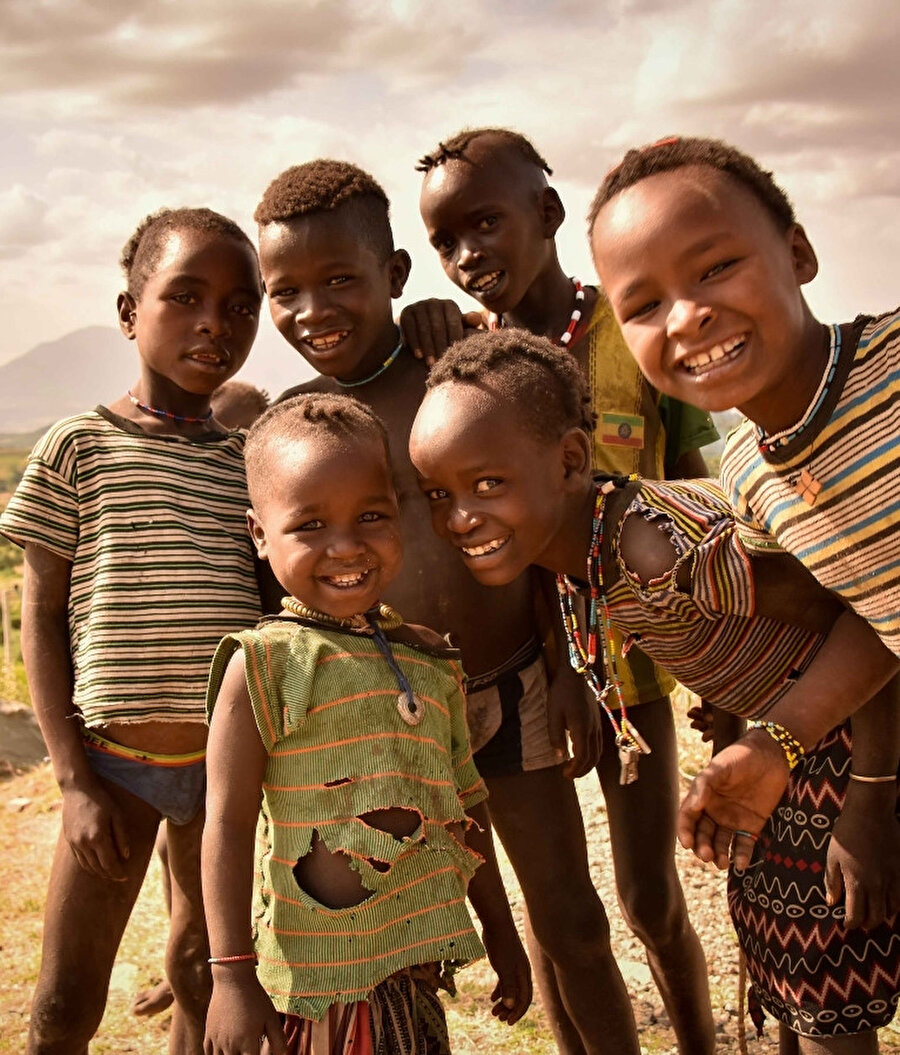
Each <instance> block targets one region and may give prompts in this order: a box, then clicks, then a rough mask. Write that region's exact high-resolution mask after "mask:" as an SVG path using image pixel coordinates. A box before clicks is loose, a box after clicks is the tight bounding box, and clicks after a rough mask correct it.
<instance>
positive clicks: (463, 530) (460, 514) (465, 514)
mask: <svg viewBox="0 0 900 1055" xmlns="http://www.w3.org/2000/svg"><path fill="white" fill-rule="evenodd" d="M480 523H481V519H480V517H478V515H477V514H476V513H474V512H472V510H470V509H462V508H461V507H460V506H454V507H453V508H452V509H451V510H450V512H449V513H448V515H447V528H448V530H449V531H451V532H452V533H453V534H454V535H467V534H468V533H469V532H470V531H471V530H472V529H473V528H475V527H477V526H478V524H480Z"/></svg>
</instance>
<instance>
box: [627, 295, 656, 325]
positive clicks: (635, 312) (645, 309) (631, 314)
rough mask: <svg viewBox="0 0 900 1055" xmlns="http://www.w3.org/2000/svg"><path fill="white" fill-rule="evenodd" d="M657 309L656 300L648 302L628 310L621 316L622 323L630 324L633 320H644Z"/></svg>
mask: <svg viewBox="0 0 900 1055" xmlns="http://www.w3.org/2000/svg"><path fill="white" fill-rule="evenodd" d="M658 307H659V301H658V300H648V301H647V303H646V304H641V305H639V306H638V307H636V308H629V309H628V310H627V311H626V312H623V314H622V322H632V321H633V320H634V319H644V318H647V317H648V316H649V315H651V314H652V313H653V312H654V311H655V310H656V309H657V308H658Z"/></svg>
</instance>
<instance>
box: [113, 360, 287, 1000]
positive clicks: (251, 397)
mask: <svg viewBox="0 0 900 1055" xmlns="http://www.w3.org/2000/svg"><path fill="white" fill-rule="evenodd" d="M209 405H210V407H211V408H212V412H213V417H214V418H215V419H216V421H218V423H219V424H220V425H224V427H225V428H226V429H249V428H250V426H251V425H252V424H253V422H254V421H256V419H257V418H258V417H259V415H260V414H262V412H263V411H264V410H265V409H266V407H268V405H269V396H268V394H267V393H266V392H265V391H264V390H263V389H260V388H257V387H256V386H255V385H251V384H248V383H247V382H246V381H226V382H225V383H224V384H223V385H219V387H218V388H217V389H216V390H215V392H213V394H212V397H211V399H210V401H209ZM156 854H157V857H158V858H159V862H160V866H161V869H162V885H163V897H164V901H165V906H166V915H167V916H168V917H171V915H172V877H171V874H170V872H169V851H168V848H167V846H166V830H165V828H160V830H159V834H158V835H157V837H156ZM174 999H175V997H174V995H173V993H172V987H171V986H170V985H169V980H168V979H167V978H164V979H163V980H162V981H160V982H158V983H156V984H155V985H153V986H152V987H151V988H149V989H142V990H141V991H140V992H138V993H136V994H135V997H134V1001H133V1003H132V1005H131V1012H132V1014H134V1015H138V1016H139V1017H141V1016H145V1017H148V1018H149V1017H150V1016H151V1015H158V1014H159V1013H160V1012H161V1011H165V1010H166V1008H167V1007H169V1006H170V1005H171V1003H172V1001H173V1000H174Z"/></svg>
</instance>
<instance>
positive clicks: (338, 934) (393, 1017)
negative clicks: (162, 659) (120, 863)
mask: <svg viewBox="0 0 900 1055" xmlns="http://www.w3.org/2000/svg"><path fill="white" fill-rule="evenodd" d="M247 478H248V485H249V488H250V496H251V500H252V503H253V507H252V509H251V510H250V512H249V514H248V517H249V522H250V528H251V532H252V535H253V539H254V542H255V543H256V547H257V551H258V553H259V556H260V557H261V558H262V559H263V560H266V561H268V562H269V564H270V565H271V567H272V571H273V573H274V574H275V576H276V578H277V579H278V582H279V583H280V584H281V586H282V587H283V589H284V591H285V592H286V596H285V597H284V599H283V601H282V604H283V610H282V611H281V612H280V613H279V614H278V615H277V616H274V617H269V618H267V619H265V620H264V621H263V623H262V624H260V626H259V628H257V629H256V630H253V631H245V632H243V633H240V634H235V635H233V636H231V637H229V638H226V639H225V641H223V642H222V645H221V647H220V649H219V651H218V652H217V654H216V659H215V662H214V664H213V670H212V675H211V679H210V689H209V707H210V712H211V722H210V748H209V785H210V790H209V798H208V811H209V820H208V823H207V828H206V832H205V834H204V840H203V889H204V896H205V899H206V908H207V916H208V920H209V931H210V945H211V948H212V950H213V954H214V955H213V957H212V959H211V961H210V962H211V963H212V964H213V980H214V987H213V998H212V1003H211V1005H210V1011H209V1017H208V1022H207V1039H208V1050H209V1051H210V1052H215V1053H221V1055H232V1053H235V1055H236V1053H238V1052H247V1053H258V1052H259V1051H260V1037H261V1036H262V1035H263V1034H265V1035H266V1037H267V1038H268V1041H267V1046H265V1047H264V1048H263V1049H262V1050H264V1051H267V1052H272V1053H275V1055H286V1053H288V1052H290V1053H291V1055H301V1053H306V1055H330V1053H332V1052H334V1051H341V1052H345V1053H346V1055H355V1053H359V1055H362V1053H372V1052H390V1053H392V1055H420V1053H422V1052H426V1051H427V1052H432V1051H433V1052H435V1053H436V1055H440V1053H442V1052H446V1051H448V1050H449V1041H448V1038H447V1027H446V1022H445V1021H444V1015H443V1011H442V1009H441V1005H440V1001H439V1000H438V999H437V989H438V984H439V983H441V984H442V985H443V986H444V987H447V985H448V984H449V978H450V977H452V974H453V971H454V970H455V968H456V967H458V966H461V965H463V964H465V963H466V962H468V961H470V960H473V959H477V958H478V957H479V956H480V955H481V953H482V951H483V950H482V946H481V943H480V942H479V940H478V937H477V935H476V934H475V932H474V931H473V929H472V925H471V920H470V919H469V915H468V912H467V910H466V905H465V898H466V891H467V887H468V893H469V896H470V897H471V899H472V903H473V905H474V907H475V909H476V911H477V912H478V915H479V917H480V919H481V922H482V924H483V937H484V943H485V946H486V947H487V950H488V955H489V956H490V958H491V962H492V964H493V965H494V968H495V969H496V971H497V973H498V976H499V980H498V984H497V988H496V989H495V991H494V994H493V999H494V1000H496V1003H495V1005H494V1008H493V1013H494V1014H495V1015H497V1016H498V1017H499V1018H501V1019H502V1020H505V1021H508V1022H510V1023H513V1022H515V1021H516V1020H517V1019H518V1018H519V1017H520V1016H521V1015H522V1014H523V1013H524V1012H525V1010H526V1008H527V1007H528V1004H529V1002H530V999H531V985H530V975H529V971H528V962H527V958H526V957H525V952H524V949H523V948H522V946H521V943H520V941H519V938H518V935H517V934H516V930H515V925H514V923H513V921H512V915H511V913H510V910H509V905H508V904H507V902H506V897H505V894H504V892H503V886H502V883H501V880H500V875H499V872H498V870H497V865H496V861H495V859H494V856H493V849H492V845H491V837H490V828H489V825H488V823H487V814H486V810H485V807H484V805H483V803H482V800H483V799H484V797H485V794H486V793H485V789H484V785H483V784H482V781H481V779H480V777H479V776H478V773H477V771H476V770H475V767H474V765H473V763H472V752H471V748H470V747H469V741H468V736H467V732H466V724H465V708H464V702H463V695H462V671H461V669H460V667H459V663H458V654H457V653H456V651H455V650H453V649H451V648H449V647H448V646H447V645H446V642H444V641H443V639H442V638H440V637H439V636H438V635H437V634H435V633H434V632H433V631H430V630H427V629H425V628H424V627H416V626H410V625H407V624H404V623H403V620H402V618H400V617H399V616H398V615H397V613H396V612H394V611H393V610H392V609H390V608H388V606H387V605H384V604H381V603H380V598H381V597H382V595H383V593H384V591H385V590H386V588H387V587H388V585H389V584H390V582H391V580H392V579H393V578H394V577H395V576H396V575H397V573H398V571H399V568H400V563H401V555H402V544H401V533H400V525H399V514H398V508H397V496H396V492H395V490H394V484H393V480H392V472H391V465H390V460H389V455H388V442H387V436H386V435H385V432H384V428H383V426H382V425H381V423H380V422H379V421H378V419H377V418H376V417H375V415H374V414H372V412H371V411H369V410H368V409H367V408H365V407H364V406H362V405H361V404H360V403H358V402H357V401H356V400H353V399H350V398H349V397H347V396H340V395H339V396H330V395H325V394H314V395H308V396H301V397H297V398H294V399H290V400H286V401H284V402H281V403H279V404H277V405H276V406H275V407H273V408H272V409H271V410H269V411H267V412H266V414H264V415H263V416H262V417H261V418H260V419H259V421H258V422H257V423H256V424H255V425H254V426H253V428H252V430H251V432H250V435H249V438H248V441H247ZM261 796H262V805H261V806H260V797H261ZM476 869H477V872H476ZM254 873H256V874H257V876H258V877H259V883H258V886H257V888H256V892H255V895H254V896H253V897H251V894H252V888H253V877H254ZM473 874H474V877H473ZM470 880H471V881H470ZM251 900H252V901H253V911H252V913H251V911H250V909H251ZM251 919H252V921H253V922H252V929H251ZM257 963H258V967H257V966H256V965H257ZM276 1009H277V1012H278V1014H276ZM279 1016H280V1017H279Z"/></svg>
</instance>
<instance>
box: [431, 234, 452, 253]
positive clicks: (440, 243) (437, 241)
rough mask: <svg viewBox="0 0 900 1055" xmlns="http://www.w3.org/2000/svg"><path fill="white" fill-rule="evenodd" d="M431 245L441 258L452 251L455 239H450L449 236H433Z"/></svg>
mask: <svg viewBox="0 0 900 1055" xmlns="http://www.w3.org/2000/svg"><path fill="white" fill-rule="evenodd" d="M431 244H432V245H433V246H434V248H435V249H436V250H437V251H438V252H439V253H440V254H441V256H446V255H447V254H448V253H449V252H451V251H452V250H453V246H454V245H455V239H453V238H451V237H450V235H435V236H434V238H432V239H431Z"/></svg>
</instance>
